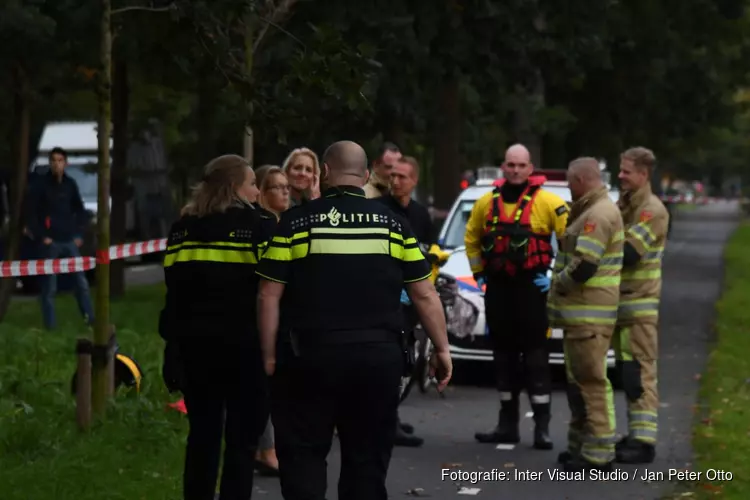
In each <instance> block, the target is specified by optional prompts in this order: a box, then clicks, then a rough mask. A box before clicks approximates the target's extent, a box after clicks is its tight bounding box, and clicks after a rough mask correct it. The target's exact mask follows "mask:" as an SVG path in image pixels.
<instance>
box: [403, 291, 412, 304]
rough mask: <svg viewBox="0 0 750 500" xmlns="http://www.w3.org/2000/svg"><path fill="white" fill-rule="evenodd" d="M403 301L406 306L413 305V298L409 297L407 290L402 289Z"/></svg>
mask: <svg viewBox="0 0 750 500" xmlns="http://www.w3.org/2000/svg"><path fill="white" fill-rule="evenodd" d="M401 303H402V304H403V305H405V306H410V305H411V299H410V298H409V294H408V293H406V290H401Z"/></svg>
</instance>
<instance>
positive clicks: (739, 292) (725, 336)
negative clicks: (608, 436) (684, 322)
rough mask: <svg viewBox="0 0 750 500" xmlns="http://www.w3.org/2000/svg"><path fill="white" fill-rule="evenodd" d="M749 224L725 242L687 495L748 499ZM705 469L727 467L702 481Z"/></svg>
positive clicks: (726, 499)
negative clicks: (695, 475) (720, 476)
mask: <svg viewBox="0 0 750 500" xmlns="http://www.w3.org/2000/svg"><path fill="white" fill-rule="evenodd" d="M748 249H750V224H749V223H745V224H743V225H741V226H740V227H739V229H738V230H737V231H736V232H735V234H734V235H733V236H732V237H731V239H730V240H729V243H728V245H727V249H726V253H725V258H726V261H725V262H726V269H725V273H726V278H725V289H724V293H723V295H722V297H721V299H720V300H719V302H718V305H717V319H716V334H717V342H716V345H715V346H714V348H713V351H712V353H711V356H710V357H709V361H708V367H707V369H706V372H705V374H704V375H703V377H702V379H701V390H700V402H701V404H700V406H699V408H701V412H700V415H699V417H698V418H697V420H696V423H695V426H694V432H693V446H694V449H695V454H696V462H697V467H695V468H694V470H696V471H701V472H702V473H703V474H702V475H701V480H702V481H699V482H698V483H697V484H695V485H694V489H693V498H717V497H719V498H723V499H725V500H745V499H748V498H750V475H748V474H747V457H749V456H750V334H749V333H750V332H749V331H748V330H750V250H748ZM709 469H713V470H723V471H728V472H731V473H732V474H733V475H734V477H733V479H732V480H731V481H708V480H706V479H707V478H706V477H705V475H706V471H708V470H709Z"/></svg>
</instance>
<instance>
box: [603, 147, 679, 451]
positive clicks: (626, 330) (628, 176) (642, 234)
mask: <svg viewBox="0 0 750 500" xmlns="http://www.w3.org/2000/svg"><path fill="white" fill-rule="evenodd" d="M655 163H656V158H655V157H654V154H653V153H652V152H651V151H650V150H648V149H646V148H640V147H639V148H632V149H628V150H627V151H625V152H624V153H623V154H622V155H621V158H620V174H619V179H620V185H621V187H622V191H623V195H622V197H621V198H620V201H619V203H618V204H619V206H620V211H621V212H622V218H623V221H624V223H625V248H624V258H623V268H622V283H621V285H620V307H619V310H618V313H617V328H616V330H615V335H614V339H613V347H614V349H615V353H616V355H617V363H618V365H619V367H620V373H621V375H622V386H623V389H624V391H625V396H626V398H627V401H628V436H627V437H625V438H624V439H623V440H621V441H620V442H619V443H617V461H618V462H622V463H629V464H641V463H651V462H652V461H653V460H654V456H655V445H656V431H657V417H658V414H657V409H658V406H659V396H658V391H657V388H656V383H657V382H656V380H657V377H656V358H657V352H658V348H657V345H658V341H657V322H658V319H659V297H660V295H661V261H662V255H663V252H664V244H665V243H666V240H667V228H668V227H669V213H668V212H667V209H666V208H665V207H664V205H663V204H662V202H661V201H660V200H659V198H657V197H656V196H654V194H653V193H652V192H651V179H650V177H651V173H652V172H653V169H654V165H655Z"/></svg>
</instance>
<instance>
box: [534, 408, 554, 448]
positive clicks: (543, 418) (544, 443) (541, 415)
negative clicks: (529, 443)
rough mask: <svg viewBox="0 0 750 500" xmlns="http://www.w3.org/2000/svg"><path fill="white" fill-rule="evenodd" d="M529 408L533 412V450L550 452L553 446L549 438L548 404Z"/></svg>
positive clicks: (549, 415) (549, 414) (549, 416)
mask: <svg viewBox="0 0 750 500" xmlns="http://www.w3.org/2000/svg"><path fill="white" fill-rule="evenodd" d="M531 408H532V409H533V410H534V424H535V426H534V448H536V449H537V450H551V449H552V448H553V447H554V445H553V444H552V439H550V437H549V421H550V418H551V413H550V404H549V403H544V404H532V405H531Z"/></svg>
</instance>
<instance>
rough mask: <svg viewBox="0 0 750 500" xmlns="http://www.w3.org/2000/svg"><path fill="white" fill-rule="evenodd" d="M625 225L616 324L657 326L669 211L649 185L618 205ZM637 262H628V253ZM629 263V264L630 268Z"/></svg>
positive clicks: (630, 194)
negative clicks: (623, 253) (623, 254)
mask: <svg viewBox="0 0 750 500" xmlns="http://www.w3.org/2000/svg"><path fill="white" fill-rule="evenodd" d="M618 205H619V207H620V211H621V212H622V219H623V221H624V223H625V256H626V258H625V263H624V265H623V268H622V282H621V284H620V307H619V311H618V313H617V323H618V324H619V325H623V326H627V325H632V324H634V323H648V324H656V322H657V321H658V318H659V298H660V295H661V262H662V257H663V255H664V245H665V243H666V241H667V228H668V227H669V212H668V211H667V209H666V207H665V206H664V204H662V202H661V201H660V200H659V198H657V197H656V196H654V194H653V193H652V192H651V186H650V185H649V184H646V185H645V186H644V187H642V188H641V189H639V190H638V191H635V192H631V193H625V194H624V195H623V196H622V197H621V198H620V201H619V202H618ZM629 253H630V254H632V255H633V258H634V260H636V262H634V263H632V264H630V263H629V262H628V257H630V256H629V255H628V254H629ZM628 264H630V265H628Z"/></svg>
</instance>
